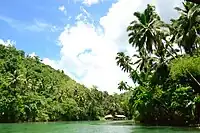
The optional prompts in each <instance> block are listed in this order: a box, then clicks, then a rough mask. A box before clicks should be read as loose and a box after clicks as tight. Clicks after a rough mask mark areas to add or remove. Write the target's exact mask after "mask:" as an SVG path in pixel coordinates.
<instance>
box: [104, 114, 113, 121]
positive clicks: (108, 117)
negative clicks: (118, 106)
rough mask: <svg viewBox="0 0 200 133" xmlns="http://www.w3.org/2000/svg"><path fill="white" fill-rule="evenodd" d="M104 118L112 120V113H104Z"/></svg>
mask: <svg viewBox="0 0 200 133" xmlns="http://www.w3.org/2000/svg"><path fill="white" fill-rule="evenodd" d="M104 118H105V119H106V120H112V119H113V116H112V115H106V116H105V117H104Z"/></svg>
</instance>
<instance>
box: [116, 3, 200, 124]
mask: <svg viewBox="0 0 200 133" xmlns="http://www.w3.org/2000/svg"><path fill="white" fill-rule="evenodd" d="M175 10H177V11H178V12H179V17H178V18H176V19H171V21H170V23H165V22H164V21H162V19H161V17H160V16H159V15H158V13H157V12H156V8H155V6H153V5H147V8H146V9H145V10H144V11H143V12H135V13H134V16H135V17H136V18H137V20H134V21H132V22H131V23H130V25H129V26H128V27H127V32H128V34H129V35H128V36H129V44H130V45H132V47H133V48H135V49H136V50H137V53H136V54H134V55H131V56H129V55H128V54H127V53H125V52H119V53H118V54H117V57H116V61H117V65H118V66H119V67H121V69H122V70H123V71H124V72H126V73H128V74H129V76H130V78H131V79H132V81H133V82H134V83H135V86H129V85H128V84H127V83H126V82H125V81H122V82H120V83H119V89H120V90H128V91H129V93H131V98H130V100H129V107H130V108H131V110H132V114H133V118H134V119H135V121H138V122H140V123H144V124H159V125H195V124H200V56H199V55H200V49H199V48H200V5H198V4H194V3H191V2H187V1H184V2H183V4H182V8H180V7H176V8H175Z"/></svg>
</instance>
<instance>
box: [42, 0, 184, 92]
mask: <svg viewBox="0 0 200 133" xmlns="http://www.w3.org/2000/svg"><path fill="white" fill-rule="evenodd" d="M169 1H171V2H172V3H173V2H174V1H173V0H169ZM87 2H88V3H92V1H90V2H89V1H87ZM93 2H94V3H95V1H93ZM96 2H97V1H96ZM152 2H155V3H156V5H158V7H157V8H158V11H159V13H161V15H162V17H164V18H165V19H169V18H171V16H174V12H173V5H175V4H176V3H178V2H180V1H178V0H177V1H176V3H173V5H170V7H168V6H166V5H165V4H162V3H159V2H156V1H154V0H140V1H134V0H118V2H117V3H115V4H113V5H112V7H111V8H110V9H109V11H108V13H107V14H106V15H105V16H104V17H102V18H101V19H100V21H99V22H98V23H99V24H100V25H96V24H94V21H93V20H92V21H91V15H90V14H88V12H87V11H86V12H85V11H84V10H82V12H83V13H82V14H81V15H79V16H77V23H76V25H75V26H69V25H68V27H66V28H65V30H64V31H63V32H62V33H61V34H60V36H59V38H58V40H59V44H60V46H61V51H60V55H61V58H60V60H58V61H53V60H50V59H45V60H44V61H43V62H44V63H46V64H49V65H51V66H52V67H54V68H57V69H58V68H59V69H63V70H64V71H65V73H66V74H68V75H70V76H72V77H73V78H74V79H76V80H79V81H80V82H81V83H84V84H85V85H86V86H91V85H97V86H98V87H99V89H100V90H106V91H108V92H109V93H112V92H118V91H117V89H116V88H117V84H118V83H119V82H120V81H121V80H125V81H128V83H131V82H130V79H128V75H127V74H125V73H123V72H122V71H121V70H120V68H119V67H118V66H116V61H115V57H116V53H117V52H118V51H121V50H127V51H128V53H129V54H134V52H135V50H134V49H133V48H131V46H130V45H128V41H127V40H128V37H127V32H126V27H127V26H128V25H129V23H130V21H132V20H133V19H134V17H133V12H135V11H138V10H139V11H141V10H143V9H145V8H146V5H147V3H152ZM163 10H164V11H163ZM162 12H165V13H166V14H162ZM163 15H164V16H163ZM165 15H166V16H165ZM101 27H102V28H101Z"/></svg>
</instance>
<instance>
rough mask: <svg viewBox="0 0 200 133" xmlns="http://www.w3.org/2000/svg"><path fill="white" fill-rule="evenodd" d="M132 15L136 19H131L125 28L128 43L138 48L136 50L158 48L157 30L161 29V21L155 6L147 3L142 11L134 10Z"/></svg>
mask: <svg viewBox="0 0 200 133" xmlns="http://www.w3.org/2000/svg"><path fill="white" fill-rule="evenodd" d="M134 16H135V17H136V18H137V20H138V21H136V20H134V21H132V22H131V23H130V26H128V28H127V31H128V32H129V43H130V44H132V46H133V47H136V48H138V51H141V50H142V49H143V48H144V49H145V50H146V51H147V52H148V53H153V48H154V47H155V48H158V44H159V42H157V41H158V34H157V32H158V31H161V27H162V26H163V22H162V21H161V20H160V17H159V16H158V15H157V13H156V11H155V7H154V6H151V5H149V4H148V5H147V9H145V10H144V12H143V13H140V12H135V13H134Z"/></svg>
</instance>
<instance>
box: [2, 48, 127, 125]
mask: <svg viewBox="0 0 200 133" xmlns="http://www.w3.org/2000/svg"><path fill="white" fill-rule="evenodd" d="M127 103H128V94H126V95H125V94H119V95H118V94H113V95H109V94H108V92H106V91H104V92H102V91H99V90H98V88H97V87H96V86H93V87H92V88H86V87H85V86H84V85H81V84H79V83H77V82H75V81H74V80H72V79H71V78H70V77H69V76H67V75H65V74H64V72H63V71H62V70H55V69H53V68H52V67H50V66H48V65H45V64H43V63H42V61H41V60H40V59H39V57H37V56H35V57H30V56H28V55H26V54H25V52H24V51H22V50H17V49H16V48H15V47H14V46H12V45H10V46H4V45H0V122H38V121H39V122H41V121H73V120H99V119H100V118H101V117H104V115H107V114H113V115H114V114H115V113H117V114H125V115H127V116H128V113H129V111H128V107H127V105H128V104H127Z"/></svg>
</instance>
